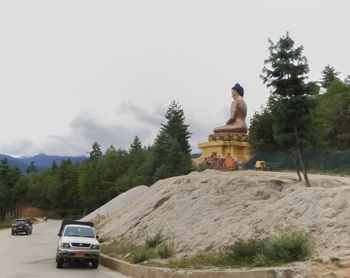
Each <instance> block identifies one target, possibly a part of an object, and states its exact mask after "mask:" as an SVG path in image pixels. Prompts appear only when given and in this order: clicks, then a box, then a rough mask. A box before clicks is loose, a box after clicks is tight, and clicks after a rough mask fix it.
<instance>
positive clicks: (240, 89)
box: [232, 83, 244, 97]
mask: <svg viewBox="0 0 350 278" xmlns="http://www.w3.org/2000/svg"><path fill="white" fill-rule="evenodd" d="M232 90H234V91H236V92H237V93H238V94H239V95H240V96H241V97H243V95H244V89H243V87H241V85H239V83H236V85H235V86H234V87H232Z"/></svg>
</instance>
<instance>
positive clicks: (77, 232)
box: [64, 227, 95, 238]
mask: <svg viewBox="0 0 350 278" xmlns="http://www.w3.org/2000/svg"><path fill="white" fill-rule="evenodd" d="M64 235H65V236H79V237H93V238H94V237H95V233H94V230H93V229H91V228H89V227H67V229H66V231H65V232H64Z"/></svg>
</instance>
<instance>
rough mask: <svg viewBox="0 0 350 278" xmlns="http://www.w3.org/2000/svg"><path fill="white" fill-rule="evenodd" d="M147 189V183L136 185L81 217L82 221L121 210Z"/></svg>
mask: <svg viewBox="0 0 350 278" xmlns="http://www.w3.org/2000/svg"><path fill="white" fill-rule="evenodd" d="M146 190H148V186H146V185H140V186H137V187H134V188H132V189H130V190H129V191H127V192H124V193H122V194H120V195H118V196H117V197H115V198H114V199H112V200H110V201H109V202H108V203H106V204H104V205H103V206H102V207H99V208H98V209H97V210H95V211H93V212H91V213H90V214H88V215H86V216H85V217H84V218H82V219H81V221H90V220H92V219H94V218H96V217H97V216H98V215H100V216H107V215H109V214H110V213H114V212H116V211H120V210H122V209H123V208H124V207H125V206H126V205H128V204H129V203H131V202H132V201H133V200H134V199H136V198H137V197H138V196H139V195H141V194H142V193H143V192H145V191H146Z"/></svg>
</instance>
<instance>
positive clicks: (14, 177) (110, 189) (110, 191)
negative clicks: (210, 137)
mask: <svg viewBox="0 0 350 278" xmlns="http://www.w3.org/2000/svg"><path fill="white" fill-rule="evenodd" d="M165 119H166V123H164V124H162V125H161V127H160V130H159V132H158V135H157V136H156V138H155V141H154V143H153V144H152V145H151V146H148V147H145V146H142V143H141V141H140V139H139V138H138V137H137V136H136V137H135V138H134V140H133V142H132V143H131V144H130V147H129V149H128V150H123V149H117V148H115V147H114V146H110V147H109V148H108V149H107V150H106V151H105V153H103V152H102V150H101V148H100V146H99V144H98V143H97V142H95V143H94V144H93V146H92V150H91V151H90V155H89V158H88V159H86V160H84V161H82V162H79V161H78V162H74V161H72V160H71V159H66V160H63V161H62V162H61V163H60V165H59V164H58V163H56V161H53V163H52V165H51V167H50V168H49V169H47V170H46V171H45V172H43V173H38V172H37V169H36V166H35V163H31V164H30V165H29V166H28V168H27V172H28V173H29V174H30V176H28V177H26V176H24V175H22V174H21V172H20V170H19V168H18V167H17V166H10V165H9V163H8V160H7V159H3V160H2V162H1V164H0V211H1V212H2V217H4V215H5V213H6V212H8V211H10V210H12V209H14V208H15V207H16V205H28V206H35V207H38V208H41V209H43V210H46V211H51V212H54V213H55V214H56V215H57V216H61V217H68V216H69V217H79V216H82V215H83V214H87V213H89V212H91V211H93V210H95V209H96V208H98V207H99V206H101V205H103V204H104V203H106V202H108V201H109V200H111V199H112V198H114V197H115V196H117V195H119V194H120V193H123V192H125V191H127V190H129V189H130V188H133V187H135V186H137V185H141V184H144V185H151V184H152V183H154V182H155V181H157V180H159V179H163V178H167V177H171V176H178V175H183V174H188V173H189V172H190V171H191V170H192V160H191V154H190V153H191V148H190V145H189V142H188V139H189V137H190V132H189V131H188V125H187V124H185V116H184V111H183V110H182V108H181V106H180V105H179V104H178V103H176V102H175V101H173V102H172V103H171V104H170V106H169V108H168V110H167V112H166V115H165Z"/></svg>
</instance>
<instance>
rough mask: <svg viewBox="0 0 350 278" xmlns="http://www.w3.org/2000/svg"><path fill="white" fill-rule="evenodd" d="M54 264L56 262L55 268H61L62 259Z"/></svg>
mask: <svg viewBox="0 0 350 278" xmlns="http://www.w3.org/2000/svg"><path fill="white" fill-rule="evenodd" d="M56 262H57V264H56V267H57V268H63V259H57V260H56Z"/></svg>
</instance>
